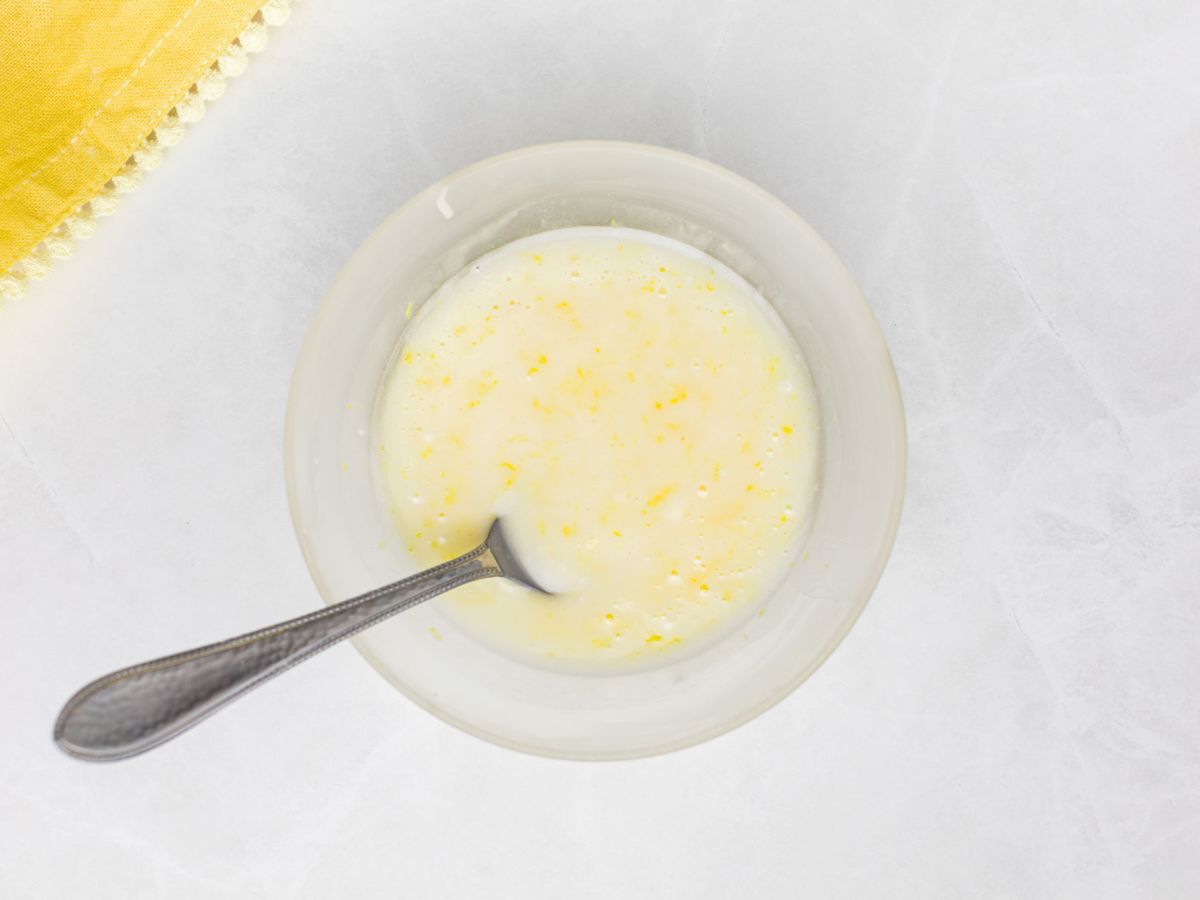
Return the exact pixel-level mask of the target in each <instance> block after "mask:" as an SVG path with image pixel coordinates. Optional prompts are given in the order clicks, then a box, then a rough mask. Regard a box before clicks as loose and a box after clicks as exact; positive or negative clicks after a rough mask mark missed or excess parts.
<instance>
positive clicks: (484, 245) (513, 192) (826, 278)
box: [285, 141, 905, 759]
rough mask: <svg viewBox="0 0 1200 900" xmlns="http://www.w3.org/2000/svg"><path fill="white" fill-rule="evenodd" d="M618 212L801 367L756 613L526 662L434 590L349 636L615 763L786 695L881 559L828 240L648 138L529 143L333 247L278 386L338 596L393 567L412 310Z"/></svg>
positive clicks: (845, 625) (398, 568)
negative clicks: (470, 627) (404, 350)
mask: <svg viewBox="0 0 1200 900" xmlns="http://www.w3.org/2000/svg"><path fill="white" fill-rule="evenodd" d="M614 222H616V223H618V224H620V225H622V226H628V227H632V228H643V229H646V230H649V231H654V232H658V233H661V234H664V235H667V236H669V237H673V238H675V239H677V240H681V241H684V242H686V243H689V244H692V245H693V246H695V247H698V248H699V249H701V250H703V251H705V252H706V253H709V254H711V255H712V256H714V257H716V258H717V259H719V260H720V261H722V262H724V263H725V264H726V265H728V266H729V267H730V268H732V269H734V270H735V271H737V272H739V273H740V274H741V275H742V276H744V277H745V278H746V279H747V280H748V281H749V282H750V283H751V284H753V285H755V286H756V287H757V288H758V289H759V290H760V291H761V292H762V294H763V296H764V297H765V298H766V299H767V300H768V301H769V302H770V303H771V304H772V305H773V306H774V307H775V309H776V310H777V311H778V312H779V314H780V316H781V317H782V319H783V321H784V322H785V323H786V325H787V327H788V328H789V329H790V330H791V333H792V335H793V337H794V338H795V340H796V342H797V343H798V344H799V346H800V348H801V350H802V351H803V353H804V356H805V358H806V360H807V362H808V365H809V368H810V370H811V371H812V375H813V379H814V382H815V386H816V390H817V395H818V401H819V404H820V411H821V429H822V442H823V446H822V453H823V464H822V475H821V487H820V496H819V501H818V505H817V509H816V511H815V513H814V516H813V521H812V527H811V530H810V531H809V533H808V536H807V538H806V542H805V545H804V547H803V548H802V552H801V553H800V554H799V555H798V557H797V559H796V562H795V563H794V565H793V566H792V567H791V569H790V571H789V572H788V574H787V576H786V577H785V579H784V580H783V581H782V583H781V584H780V585H779V587H778V588H777V589H776V591H775V592H774V593H773V594H772V595H771V596H770V597H769V598H767V600H766V602H765V604H764V606H763V611H762V613H761V614H760V615H755V616H751V617H750V618H749V619H748V620H747V621H745V622H744V623H742V624H741V626H740V627H738V628H737V629H736V630H734V631H732V632H731V633H729V634H728V635H727V636H726V637H725V638H723V639H721V640H719V641H717V642H714V643H712V644H710V645H708V646H707V647H705V648H704V649H703V650H701V651H698V652H696V653H694V654H692V655H689V656H683V657H681V658H679V659H678V660H676V661H672V662H668V663H667V664H665V665H662V666H660V667H658V668H654V669H648V670H647V669H643V670H637V671H631V672H628V673H622V674H616V675H614V674H607V675H601V674H577V673H571V672H564V671H555V670H553V669H550V668H541V667H535V666H531V665H529V664H527V663H524V662H521V661H519V660H516V659H513V658H510V657H507V656H504V655H503V654H501V653H499V652H497V651H496V650H494V649H492V648H489V647H488V646H485V645H484V644H482V643H480V642H479V641H477V640H475V639H474V638H472V637H471V636H470V635H468V634H466V633H464V632H463V631H462V630H461V629H460V628H459V627H458V626H457V625H456V624H455V621H454V619H453V618H452V617H451V616H450V615H448V614H447V613H446V612H445V611H444V610H443V609H442V608H441V607H440V605H439V603H438V601H436V600H435V601H432V602H430V603H426V604H424V605H422V606H420V607H417V608H415V609H413V610H410V611H408V612H405V613H403V614H401V615H399V616H396V617H395V618H393V619H391V620H390V621H388V622H384V623H382V624H381V625H378V626H376V627H375V628H373V629H371V630H370V631H367V632H364V633H363V634H362V635H360V636H359V637H357V638H356V639H355V641H354V643H355V644H356V646H357V647H358V650H359V651H360V652H361V653H362V654H363V656H365V657H366V658H367V660H368V661H369V662H370V663H371V664H372V665H373V666H374V667H375V668H376V669H377V670H379V672H380V673H381V674H382V675H383V676H384V677H386V678H387V679H388V680H389V681H391V682H392V683H393V684H394V685H395V686H396V687H397V688H399V689H400V690H401V691H403V692H404V693H405V694H407V695H408V696H409V697H411V698H412V699H413V700H414V701H416V702H417V703H418V704H420V705H421V706H423V707H424V708H426V709H427V710H429V711H430V712H432V713H434V714H435V715H437V716H440V717H441V718H443V719H445V720H446V721H447V722H450V723H452V724H454V725H457V726H458V727H460V728H462V729H464V730H465V731H468V732H470V733H472V734H475V735H478V736H479V737H482V738H484V739H486V740H489V741H493V742H495V743H497V744H501V745H504V746H507V747H512V748H515V749H518V750H524V751H527V752H530V753H538V754H544V755H547V756H557V757H565V758H573V759H620V758H627V757H636V756H647V755H650V754H655V753H663V752H666V751H669V750H675V749H678V748H681V747H686V746H688V745H690V744H694V743H698V742H700V741H704V740H707V739H708V738H711V737H715V736H716V735H719V734H721V733H722V732H725V731H727V730H729V729H731V728H733V727H735V726H737V725H739V724H741V723H742V722H745V721H747V720H749V719H751V718H753V717H754V716H756V715H758V714H759V713H761V712H762V711H764V710H765V709H767V708H769V707H770V706H772V705H773V704H775V703H777V702H778V701H779V700H780V699H782V698H783V697H785V696H786V695H787V694H788V693H789V692H790V691H792V690H793V689H794V688H795V687H796V686H797V685H799V684H800V683H801V682H802V681H804V679H806V678H807V677H808V676H809V675H811V674H812V673H813V672H814V671H815V670H816V668H817V667H818V666H819V665H820V664H821V663H822V662H823V661H824V660H825V659H826V658H827V657H828V656H829V654H830V653H831V652H832V651H833V649H834V648H835V647H836V646H837V645H838V643H839V642H840V641H841V640H842V638H843V637H845V635H846V632H847V631H849V629H850V627H851V625H853V624H854V621H855V620H856V619H857V618H858V616H859V614H860V613H861V612H862V609H863V607H864V606H865V605H866V602H867V599H868V598H869V597H870V595H871V591H872V590H873V589H874V587H875V584H876V583H877V581H878V580H879V576H880V574H881V573H882V571H883V567H884V564H885V563H886V561H887V557H888V554H889V552H890V550H891V547H892V542H893V539H894V538H895V534H896V528H897V525H898V523H899V518H900V507H901V504H902V501H903V495H904V474H905V433H904V413H903V409H902V407H901V402H900V393H899V389H898V387H897V384H896V375H895V371H894V370H893V368H892V363H891V359H890V357H889V356H888V351H887V347H886V346H885V344H884V342H883V337H882V335H881V334H880V332H879V327H878V326H877V324H876V323H875V320H874V318H873V317H872V316H871V312H870V310H869V309H868V307H867V305H866V303H865V302H864V300H863V297H862V293H861V292H860V291H859V289H858V287H857V285H855V283H854V281H853V279H852V278H851V277H850V275H849V273H848V272H847V271H846V269H845V267H844V266H843V265H842V264H841V262H840V261H839V260H838V258H837V257H836V256H835V255H834V253H833V251H832V250H831V249H830V248H829V246H828V245H827V244H826V243H825V242H824V241H823V240H822V239H821V238H820V237H819V236H818V235H817V234H816V232H814V231H813V230H812V228H810V227H809V226H808V225H807V224H806V223H805V222H804V221H803V220H801V219H800V218H799V217H798V216H797V215H796V214H795V213H794V212H792V211H791V210H790V209H788V208H787V207H786V206H784V205H783V204H782V203H781V202H780V201H779V200H777V199H775V198H774V197H772V196H771V195H770V194H768V193H766V192H765V191H763V190H762V189H761V188H759V187H757V186H756V185H754V184H752V183H751V182H749V181H746V180H745V179H743V178H740V177H738V176H736V175H734V174H732V173H731V172H728V171H726V170H724V169H721V168H719V167H717V166H714V165H712V164H710V163H706V162H703V161H702V160H699V159H695V158H693V157H690V156H686V155H684V154H682V153H676V152H673V151H670V150H665V149H662V148H659V147H649V146H642V145H637V144H623V143H610V142H594V141H588V142H578V143H565V144H550V145H545V146H539V147H530V148H527V149H524V150H519V151H516V152H514V153H508V154H505V155H503V156H498V157H495V158H493V159H489V160H485V161H484V162H481V163H478V164H477V165H474V166H471V167H469V168H467V169H463V170H462V171H461V172H457V173H455V174H454V175H451V176H450V177H448V178H446V179H444V180H443V181H440V182H438V183H437V184H435V185H433V186H432V187H430V188H428V189H427V190H425V191H423V192H422V193H420V194H418V195H417V196H416V197H414V198H413V199H412V200H410V201H409V202H408V203H407V204H405V205H404V206H403V207H401V208H400V209H399V210H398V211H397V212H396V213H395V214H393V215H392V216H391V218H389V219H388V220H387V221H386V222H384V223H383V225H381V226H380V227H379V229H378V230H377V231H376V232H375V233H374V234H373V235H371V237H370V238H368V240H367V241H366V243H364V244H363V245H362V247H360V248H359V250H358V251H357V252H356V253H355V254H354V256H353V257H351V259H350V261H349V262H348V263H347V264H346V266H345V267H344V268H343V269H342V271H341V273H340V274H339V275H338V277H337V279H336V280H335V281H334V283H333V285H332V286H331V287H330V289H329V293H328V294H327V295H326V297H325V299H324V301H323V302H322V303H321V306H320V308H319V309H318V311H317V314H316V316H315V317H314V319H313V322H312V325H311V326H310V328H309V331H308V335H307V337H306V339H305V341H304V346H303V349H302V350H301V352H300V358H299V361H298V362H297V365H296V371H295V374H294V376H293V379H292V386H291V394H290V397H289V399H288V412H287V425H286V438H285V443H286V448H285V449H286V453H285V457H286V458H285V469H286V474H287V483H288V497H289V502H290V505H291V512H292V519H293V522H294V524H295V528H296V534H297V537H298V538H299V541H300V546H301V548H302V550H303V552H304V557H305V560H306V561H307V563H308V567H309V570H310V571H311V572H312V576H313V580H314V581H315V582H316V585H317V587H318V589H319V590H320V592H321V595H322V596H323V597H324V598H325V600H326V602H328V603H334V602H337V601H339V600H344V599H346V598H348V597H351V596H354V595H355V594H358V593H361V592H363V591H365V590H368V589H370V588H373V587H377V586H378V585H380V584H383V583H385V582H388V581H391V580H394V579H396V578H399V577H403V576H404V575H407V574H411V563H410V562H409V561H408V560H407V559H406V557H405V555H404V553H403V550H402V548H401V547H400V544H401V541H400V540H399V539H398V537H399V536H398V535H397V534H396V531H395V528H394V526H393V524H392V522H391V520H390V518H389V516H388V513H387V510H386V507H385V506H384V503H383V500H382V492H381V490H380V486H379V484H378V481H377V471H376V459H377V454H376V453H375V452H374V451H375V449H376V446H377V443H378V442H377V440H376V439H375V438H374V435H373V426H374V413H375V404H376V399H377V396H378V393H379V390H380V386H381V385H382V383H383V379H384V376H385V375H386V373H387V369H388V365H389V362H390V359H391V355H392V352H393V350H394V348H395V347H396V346H397V344H398V342H399V340H400V335H401V332H402V331H403V329H404V326H405V324H406V322H407V318H406V315H405V313H406V309H407V308H408V304H409V303H412V304H413V308H417V307H419V306H420V305H421V303H422V302H424V301H425V300H426V299H427V298H428V297H429V296H430V295H431V294H432V293H433V292H434V290H436V288H437V287H438V286H439V285H440V284H441V283H442V282H443V281H445V280H446V279H447V278H448V277H450V276H451V275H453V274H455V273H456V272H457V271H459V270H460V269H461V268H462V267H463V266H464V265H466V264H467V263H468V262H470V261H471V260H472V259H474V258H475V257H477V256H479V255H481V254H483V253H486V252H488V251H489V250H492V249H494V248H496V247H498V246H501V245H503V244H506V243H508V242H509V241H512V240H515V239H516V238H519V237H524V236H526V235H529V234H534V233H536V232H539V231H545V230H547V229H551V228H563V227H568V226H573V225H608V224H612V223H614Z"/></svg>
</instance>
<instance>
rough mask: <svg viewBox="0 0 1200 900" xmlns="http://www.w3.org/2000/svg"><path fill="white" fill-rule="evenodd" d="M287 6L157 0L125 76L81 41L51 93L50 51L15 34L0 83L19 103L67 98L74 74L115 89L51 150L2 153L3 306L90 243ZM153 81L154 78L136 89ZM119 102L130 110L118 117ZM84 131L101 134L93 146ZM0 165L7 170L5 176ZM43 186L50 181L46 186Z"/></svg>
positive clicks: (99, 8) (97, 94) (112, 6)
mask: <svg viewBox="0 0 1200 900" xmlns="http://www.w3.org/2000/svg"><path fill="white" fill-rule="evenodd" d="M294 2H296V0H266V2H265V3H264V2H263V0H249V2H241V0H216V2H214V0H190V2H188V3H179V2H176V3H175V4H174V8H171V7H172V4H171V3H170V2H165V3H163V4H161V8H160V10H159V11H160V12H162V13H163V15H162V16H160V17H159V19H158V22H157V24H158V28H157V30H156V31H155V32H149V31H145V32H143V33H141V34H139V35H137V38H138V39H140V41H141V45H140V46H137V51H138V53H139V56H138V57H136V58H135V57H133V56H132V55H130V56H129V57H128V58H127V59H126V60H124V63H125V65H124V67H123V69H124V71H122V70H121V69H118V68H117V67H114V66H112V65H111V59H110V60H89V59H88V57H87V54H88V52H89V50H88V48H87V46H86V44H85V45H84V47H83V48H82V49H81V50H79V51H77V53H78V55H77V58H76V59H74V60H73V62H74V64H73V65H69V66H68V67H67V69H68V71H66V72H64V73H62V75H61V77H62V79H63V82H64V83H63V84H62V85H60V86H50V87H49V88H47V87H46V85H45V80H46V79H47V78H53V77H54V75H55V73H54V72H53V71H52V70H53V69H54V67H55V64H54V63H52V62H48V61H47V59H46V58H45V56H46V54H48V53H51V52H52V48H50V47H47V46H43V47H38V46H37V45H36V40H35V39H34V38H29V35H30V33H31V32H32V31H34V29H25V30H24V31H23V32H22V36H24V37H26V38H27V39H28V40H29V44H33V45H32V46H30V45H29V44H27V45H26V48H25V54H24V57H23V58H20V59H18V58H17V56H16V52H15V51H12V49H11V44H10V50H9V51H8V52H9V53H12V54H13V57H12V58H11V59H10V60H7V61H6V62H8V63H11V65H6V67H5V68H7V69H8V72H7V74H6V75H4V76H0V85H2V84H3V82H4V81H5V80H6V79H13V83H16V84H18V85H19V86H22V87H25V88H27V90H26V91H25V96H29V95H31V94H32V95H33V96H48V95H49V93H51V92H53V91H54V90H68V91H69V90H71V86H72V84H74V83H78V82H79V81H80V79H81V78H83V79H84V80H85V82H86V83H88V84H90V85H91V86H93V87H94V86H95V84H96V81H97V79H98V78H99V79H103V78H104V77H107V78H108V79H109V80H110V82H112V83H111V84H107V85H104V88H105V90H103V91H92V92H91V93H90V94H89V95H88V96H87V98H86V100H87V102H86V103H83V104H77V105H76V106H75V107H74V108H73V110H72V114H73V116H74V120H73V121H71V120H70V118H68V119H67V120H66V121H65V122H64V121H60V122H58V123H57V124H58V126H59V127H60V128H66V127H68V126H69V127H70V128H73V129H74V130H73V131H72V132H70V133H68V132H65V131H64V132H63V133H62V134H61V136H58V139H57V141H56V143H54V144H51V143H50V142H49V141H47V140H46V139H45V136H38V137H39V140H35V141H32V142H31V144H33V145H35V149H36V150H38V151H40V152H35V153H27V154H26V155H25V157H24V158H23V159H21V158H17V159H15V160H14V156H16V155H17V153H19V151H20V149H21V147H20V146H19V145H17V146H16V151H15V152H13V153H7V154H6V153H5V152H4V151H0V308H3V307H4V305H5V304H6V302H7V301H9V300H13V299H15V298H16V297H18V296H20V295H21V294H23V293H24V292H25V290H26V288H27V287H28V285H29V282H30V281H33V280H37V279H41V278H45V277H46V275H47V274H49V272H50V269H51V267H52V266H53V264H54V261H55V260H57V259H62V258H64V257H67V256H70V255H71V253H72V250H73V248H74V245H75V242H77V241H80V240H85V239H86V238H88V237H90V236H91V234H92V233H93V231H94V230H95V227H96V220H97V219H98V218H100V217H102V216H107V215H110V214H111V213H112V212H114V211H115V210H116V208H117V206H118V205H119V203H120V198H121V195H123V194H126V193H129V192H130V191H133V190H135V189H136V188H137V187H138V186H139V185H140V184H141V183H142V179H143V177H144V176H145V174H146V173H147V172H149V171H152V170H153V169H155V168H156V167H157V166H158V164H159V162H160V161H161V160H162V156H163V152H164V151H165V150H166V148H168V147H171V146H174V145H175V144H176V143H178V142H179V140H180V138H182V137H183V133H184V131H185V130H186V129H187V126H188V125H190V124H191V123H193V122H196V121H198V120H199V119H200V118H201V117H203V115H204V110H205V105H206V104H207V103H209V102H210V101H212V100H215V99H217V98H218V97H220V96H221V95H222V94H223V93H224V92H225V87H226V83H227V82H228V80H229V79H230V78H233V77H236V76H237V75H239V74H241V73H242V71H243V70H244V69H245V68H246V63H247V60H248V58H249V56H250V55H251V54H253V53H257V52H259V51H260V50H262V49H263V48H264V47H265V46H266V44H267V36H268V29H269V28H271V27H273V26H278V25H282V24H283V23H284V22H285V21H286V20H287V18H288V16H289V15H290V13H291V5H292V3H294ZM122 5H123V4H121V3H120V2H116V3H113V2H107V3H88V2H84V3H81V7H88V8H87V9H83V8H81V9H79V10H76V15H77V16H79V17H84V18H86V19H87V20H88V21H87V24H88V26H89V27H104V24H105V23H104V16H105V14H106V9H105V8H107V12H108V13H109V14H110V15H112V16H114V17H117V18H119V16H120V15H122V14H123V13H124V12H125V11H126V10H128V8H129V5H128V4H124V9H121V7H122ZM35 6H37V5H35ZM92 6H94V7H96V8H95V9H94V10H93V9H92V8H91V7H92ZM135 6H137V5H136V4H135ZM141 9H142V10H143V11H144V10H145V7H144V6H143V7H141ZM110 21H111V20H110ZM24 24H28V23H21V22H15V23H10V27H13V28H14V30H19V29H21V28H22V25H24ZM42 24H45V23H42ZM55 24H56V23H55ZM189 29H190V31H189ZM0 30H3V29H0ZM231 35H232V37H231ZM131 43H132V44H135V45H136V43H137V42H136V41H133V42H131ZM172 53H173V54H175V58H171V57H170V54H172ZM92 63H95V64H92ZM148 63H149V64H148ZM156 66H157V69H156ZM89 67H90V72H89V71H88V70H89ZM122 75H123V76H124V77H123V78H122V77H120V76H122ZM89 76H90V81H89V80H88V79H89ZM172 76H174V77H173V78H172ZM152 77H157V78H159V79H160V82H161V83H159V84H150V85H146V84H141V83H139V82H140V81H142V80H145V79H148V78H152ZM21 79H24V82H23V83H22V82H21V81H20V80H21ZM34 79H37V80H38V81H34ZM118 79H119V80H118ZM172 81H174V83H172ZM4 93H5V91H0V94H4ZM17 93H18V92H17V91H14V92H13V94H14V95H16V94H17ZM123 105H125V106H128V107H129V108H128V109H125V110H124V111H123ZM2 106H3V101H2V100H0V107H2ZM121 117H124V118H123V119H122V118H121ZM109 119H114V120H116V121H113V122H110V121H107V120H109ZM43 121H45V122H46V123H47V126H50V125H51V123H53V122H54V119H53V117H52V116H49V115H47V116H40V117H38V118H37V122H38V123H39V125H40V123H41V122H43ZM147 126H148V127H147ZM130 129H133V130H132V131H131V130H130ZM93 135H102V136H103V138H101V137H97V138H96V139H94V140H93V139H92V137H93ZM114 136H115V137H114ZM122 137H123V138H124V143H122V142H121V138H122ZM14 144H16V142H14ZM52 146H53V151H52V152H50V148H51V147H52ZM6 155H7V156H8V157H9V158H8V160H5V156H6ZM93 160H95V162H93ZM89 163H92V164H91V165H89ZM5 165H8V166H9V167H10V168H9V171H8V172H7V173H5V172H4V171H3V167H4V166H5ZM26 170H28V171H26ZM5 175H7V176H8V177H7V178H5V177H4V176H5ZM49 181H54V182H55V183H54V184H53V185H48V184H47V182H49ZM10 182H11V183H10Z"/></svg>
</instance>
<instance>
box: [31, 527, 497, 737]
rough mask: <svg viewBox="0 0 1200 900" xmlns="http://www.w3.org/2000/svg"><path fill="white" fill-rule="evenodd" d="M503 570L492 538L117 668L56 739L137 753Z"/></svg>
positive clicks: (81, 701)
mask: <svg viewBox="0 0 1200 900" xmlns="http://www.w3.org/2000/svg"><path fill="white" fill-rule="evenodd" d="M500 574H501V572H500V569H499V567H498V566H497V564H496V560H495V558H494V557H493V556H492V553H491V551H490V550H489V549H488V545H487V544H486V543H484V544H482V545H481V546H479V547H476V548H475V549H474V550H472V551H470V552H469V553H465V554H463V555H462V556H460V557H458V558H457V559H453V560H451V561H450V562H447V563H442V564H441V565H439V566H435V567H434V568H432V569H428V570H426V571H424V572H420V573H418V574H416V575H412V576H410V577H409V578H405V579H404V580H403V581H397V582H395V583H394V584H389V585H387V586H386V587H382V588H379V589H378V590H374V591H371V592H370V593H367V594H363V595H362V596H359V597H355V598H353V599H352V600H346V601H345V602H343V603H339V604H337V605H336V606H331V607H329V608H327V609H323V610H320V611H318V612H314V613H310V614H309V615H307V616H301V617H300V618H298V619H290V620H288V621H286V622H282V623H280V624H278V625H273V626H271V627H269V628H263V629H260V630H259V631H252V632H250V633H249V634H244V635H242V636H241V637H235V638H231V639H230V640H227V641H222V642H221V643H219V644H209V645H208V646H206V647H199V648H197V649H195V650H188V651H186V652H184V653H176V654H174V655H173V656H164V657H162V658H161V659H156V660H152V661H150V662H146V663H142V664H141V665H137V666H130V667H129V668H127V669H121V670H119V671H116V672H112V673H111V674H109V675H105V676H104V677H103V678H98V679H97V680H95V681H93V682H92V683H91V684H88V685H86V686H85V687H83V688H82V689H81V690H79V691H78V692H77V693H76V694H75V695H74V696H73V697H71V699H70V700H68V701H67V704H66V706H64V707H63V710H62V712H61V713H59V716H58V721H57V722H55V724H54V740H55V742H56V743H57V744H58V746H59V747H61V748H62V749H63V750H65V751H66V752H67V753H69V754H70V755H71V756H75V757H78V758H79V759H86V760H96V761H108V760H117V759H124V758H126V757H129V756H135V755H137V754H138V753H142V752H144V751H146V750H149V749H151V748H153V747H157V746H158V745H159V744H161V743H163V742H164V741H168V740H170V739H171V738H173V737H175V736H176V735H177V734H180V733H181V732H183V731H186V730H187V729H188V728H190V727H192V726H193V725H195V724H196V723H197V722H199V721H201V720H202V719H204V718H205V717H207V716H210V715H212V714H213V713H214V712H216V711H217V710H218V709H220V708H221V707H223V706H225V705H226V704H227V703H231V702H232V701H234V700H236V699H237V698H238V697H240V696H242V695H243V694H245V693H247V692H248V691H250V690H252V689H254V688H256V687H258V686H259V685H260V684H262V683H263V682H265V681H267V680H269V679H271V678H273V677H274V676H276V675H278V674H279V673H281V672H284V671H286V670H287V669H290V668H291V667H292V666H294V665H296V664H297V663H299V662H303V661H304V660H306V659H308V658H309V657H310V656H313V655H314V654H317V653H320V652H321V651H322V650H324V649H325V648H326V647H329V646H332V645H333V644H336V643H337V642H338V641H341V640H345V639H346V638H348V637H351V636H352V635H355V634H357V633H358V632H360V631H362V630H363V629H364V628H370V627H371V626H372V625H374V624H376V623H378V622H381V621H383V620H384V619H386V618H388V617H389V616H393V615H395V614H396V613H398V612H402V611H403V610H405V609H408V608H409V607H412V606H416V605H417V604H418V603H421V602H423V601H425V600H428V599H430V598H431V597H436V596H437V595H438V594H441V593H443V592H445V591H448V590H450V589H451V588H456V587H458V586H459V585H462V584H466V583H467V582H469V581H474V580H475V579H477V578H487V577H489V576H492V575H500Z"/></svg>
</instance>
